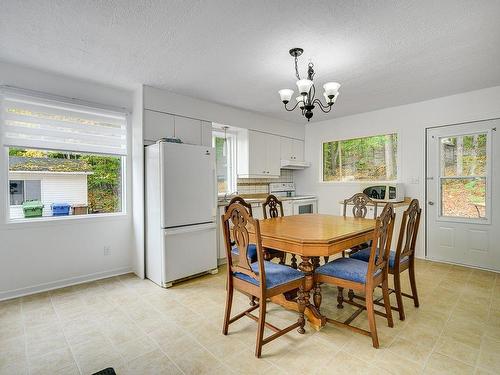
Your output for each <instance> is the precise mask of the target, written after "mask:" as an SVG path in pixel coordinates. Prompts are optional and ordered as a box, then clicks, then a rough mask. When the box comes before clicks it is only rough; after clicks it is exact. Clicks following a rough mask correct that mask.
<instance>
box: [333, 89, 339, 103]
mask: <svg viewBox="0 0 500 375" xmlns="http://www.w3.org/2000/svg"><path fill="white" fill-rule="evenodd" d="M339 95H340V91H339V92H337V93H336V94H335V96H334V97H333V102H334V103H335V102H336V101H337V99H338V98H339Z"/></svg>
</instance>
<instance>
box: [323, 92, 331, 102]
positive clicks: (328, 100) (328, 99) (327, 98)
mask: <svg viewBox="0 0 500 375" xmlns="http://www.w3.org/2000/svg"><path fill="white" fill-rule="evenodd" d="M323 96H324V97H325V100H326V102H327V103H330V101H331V99H330V98H329V97H328V95H327V94H326V92H324V93H323Z"/></svg>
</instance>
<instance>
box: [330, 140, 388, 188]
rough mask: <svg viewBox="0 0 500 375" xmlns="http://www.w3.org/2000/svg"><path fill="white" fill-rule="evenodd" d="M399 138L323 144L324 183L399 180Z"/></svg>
mask: <svg viewBox="0 0 500 375" xmlns="http://www.w3.org/2000/svg"><path fill="white" fill-rule="evenodd" d="M397 151H398V135H397V134H395V133H394V134H385V135H376V136H371V137H363V138H354V139H346V140H340V141H331V142H324V143H323V176H322V178H323V181H325V182H328V181H392V180H396V179H397V169H398V168H397Z"/></svg>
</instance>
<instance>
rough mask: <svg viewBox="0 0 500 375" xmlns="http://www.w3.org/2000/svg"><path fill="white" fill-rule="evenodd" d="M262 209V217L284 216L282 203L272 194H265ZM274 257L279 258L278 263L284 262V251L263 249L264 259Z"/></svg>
mask: <svg viewBox="0 0 500 375" xmlns="http://www.w3.org/2000/svg"><path fill="white" fill-rule="evenodd" d="M262 211H263V214H264V219H267V218H268V217H269V218H274V217H283V216H285V214H284V212H283V203H282V202H281V201H280V200H279V199H278V198H276V196H274V195H273V194H270V195H268V196H267V198H266V201H265V202H264V203H263V204H262ZM293 257H295V255H293V256H292V264H294V262H293ZM274 258H279V260H280V262H279V263H280V264H285V260H286V253H285V252H284V251H281V250H276V249H268V248H266V249H264V259H265V260H273V259H274ZM294 268H295V269H296V268H297V258H295V267H294Z"/></svg>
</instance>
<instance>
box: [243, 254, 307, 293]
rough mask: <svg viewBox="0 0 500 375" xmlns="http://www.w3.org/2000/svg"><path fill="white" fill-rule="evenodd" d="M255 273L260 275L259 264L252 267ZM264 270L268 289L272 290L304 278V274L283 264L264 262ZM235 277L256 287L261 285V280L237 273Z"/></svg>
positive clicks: (253, 264)
mask: <svg viewBox="0 0 500 375" xmlns="http://www.w3.org/2000/svg"><path fill="white" fill-rule="evenodd" d="M250 266H251V267H252V270H253V272H255V273H256V274H257V275H258V274H259V263H257V262H255V263H252V264H251V265H250ZM264 270H265V273H266V288H267V289H271V288H274V287H276V286H279V285H282V284H286V283H288V282H290V281H294V280H299V279H301V278H303V277H304V274H303V273H302V272H300V271H298V270H296V269H294V268H292V267H288V266H284V265H281V264H277V263H273V262H268V261H264ZM234 276H235V277H237V278H238V279H241V280H245V281H248V282H249V283H252V284H254V285H257V286H258V285H259V280H256V279H254V278H252V277H250V276H248V275H245V274H244V273H240V272H236V273H235V274H234Z"/></svg>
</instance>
